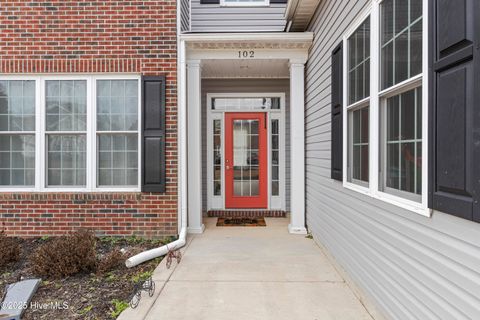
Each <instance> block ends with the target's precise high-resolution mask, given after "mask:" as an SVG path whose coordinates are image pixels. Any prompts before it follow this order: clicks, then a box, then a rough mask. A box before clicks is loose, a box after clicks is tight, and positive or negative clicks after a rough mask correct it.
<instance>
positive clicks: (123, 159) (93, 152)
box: [0, 76, 140, 191]
mask: <svg viewBox="0 0 480 320" xmlns="http://www.w3.org/2000/svg"><path fill="white" fill-rule="evenodd" d="M23 78H24V79H23ZM139 101H140V99H139V79H138V77H135V76H125V77H122V78H118V79H109V78H107V77H102V76H100V77H88V76H72V77H71V78H68V77H66V76H62V77H43V76H38V77H2V78H0V187H1V188H4V189H8V188H24V189H31V190H34V191H49V190H62V191H63V190H72V191H74V190H77V191H83V190H89V191H95V190H97V189H98V190H109V189H114V190H117V189H119V188H122V189H123V190H125V189H128V190H131V191H136V190H139V138H140V135H139V104H140V103H139Z"/></svg>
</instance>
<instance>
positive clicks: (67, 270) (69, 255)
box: [31, 229, 96, 278]
mask: <svg viewBox="0 0 480 320" xmlns="http://www.w3.org/2000/svg"><path fill="white" fill-rule="evenodd" d="M95 245H96V239H95V236H94V234H93V233H92V232H91V231H88V230H83V229H81V230H78V231H77V232H75V233H72V234H70V235H67V236H63V237H59V238H55V239H52V240H50V241H48V242H46V243H45V244H43V245H41V246H40V247H39V248H38V249H37V250H36V251H35V252H34V253H33V255H32V257H31V263H32V270H33V272H34V273H36V274H38V275H40V276H44V277H53V278H60V277H65V276H71V275H74V274H77V273H80V272H91V271H93V270H95V266H96V253H95Z"/></svg>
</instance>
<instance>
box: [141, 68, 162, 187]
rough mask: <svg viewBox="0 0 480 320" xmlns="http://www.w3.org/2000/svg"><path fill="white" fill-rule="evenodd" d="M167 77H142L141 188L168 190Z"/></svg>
mask: <svg viewBox="0 0 480 320" xmlns="http://www.w3.org/2000/svg"><path fill="white" fill-rule="evenodd" d="M165 102H166V101H165V76H152V77H150V76H149V77H147V76H145V77H143V78H142V128H143V131H142V191H144V192H162V193H163V192H165V184H166V177H165V175H166V159H165V136H166V134H165Z"/></svg>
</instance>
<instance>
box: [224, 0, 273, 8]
mask: <svg viewBox="0 0 480 320" xmlns="http://www.w3.org/2000/svg"><path fill="white" fill-rule="evenodd" d="M269 5H270V0H263V1H255V2H250V1H242V0H239V1H235V2H228V1H225V0H220V6H221V7H268V6H269Z"/></svg>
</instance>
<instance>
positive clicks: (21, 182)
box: [0, 135, 35, 186]
mask: <svg viewBox="0 0 480 320" xmlns="http://www.w3.org/2000/svg"><path fill="white" fill-rule="evenodd" d="M0 185H1V186H34V185H35V136H34V135H0Z"/></svg>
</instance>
